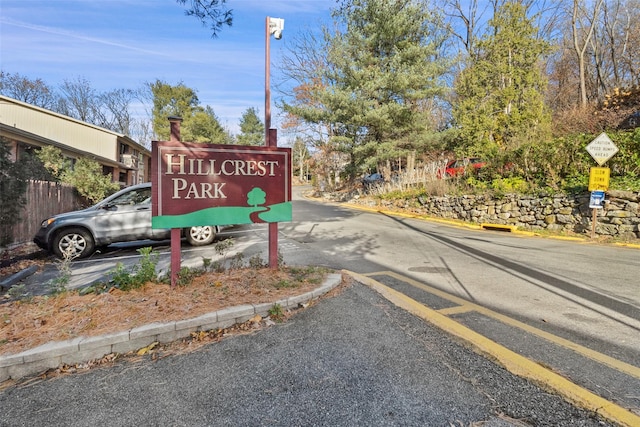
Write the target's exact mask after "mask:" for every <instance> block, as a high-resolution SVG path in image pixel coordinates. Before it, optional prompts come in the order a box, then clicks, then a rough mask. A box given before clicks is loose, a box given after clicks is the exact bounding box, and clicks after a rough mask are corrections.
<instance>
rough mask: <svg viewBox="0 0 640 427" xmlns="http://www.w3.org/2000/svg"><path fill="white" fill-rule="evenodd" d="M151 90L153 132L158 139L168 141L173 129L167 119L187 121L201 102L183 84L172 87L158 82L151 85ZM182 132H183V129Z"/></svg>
mask: <svg viewBox="0 0 640 427" xmlns="http://www.w3.org/2000/svg"><path fill="white" fill-rule="evenodd" d="M149 89H150V90H151V94H152V97H153V110H152V117H153V132H154V133H155V134H156V136H157V137H158V139H160V140H163V141H168V140H169V136H170V132H171V129H170V126H169V122H168V120H167V118H168V117H171V116H174V117H181V118H182V119H183V121H184V120H187V119H188V118H189V117H191V115H192V114H193V112H194V109H195V108H196V107H197V106H198V105H199V103H200V101H199V100H198V96H197V95H196V92H195V91H194V90H193V89H191V88H188V87H187V86H185V85H184V84H183V83H179V84H178V85H177V86H171V85H170V84H168V83H165V82H163V81H161V80H156V81H155V82H154V83H151V84H149ZM183 123H184V122H183ZM181 132H183V130H182V129H181Z"/></svg>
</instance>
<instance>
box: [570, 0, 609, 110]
mask: <svg viewBox="0 0 640 427" xmlns="http://www.w3.org/2000/svg"><path fill="white" fill-rule="evenodd" d="M603 2H604V0H596V3H595V5H594V6H593V9H592V10H587V9H586V6H585V5H584V3H583V1H582V0H573V10H572V14H571V29H572V36H573V48H574V50H575V53H576V55H577V58H578V73H579V84H580V104H581V105H582V107H583V108H586V107H587V105H588V102H589V99H588V97H587V77H586V68H587V64H586V54H587V48H588V47H589V42H590V40H591V37H593V34H594V32H595V30H596V25H597V21H598V14H599V13H600V9H601V7H602V4H603Z"/></svg>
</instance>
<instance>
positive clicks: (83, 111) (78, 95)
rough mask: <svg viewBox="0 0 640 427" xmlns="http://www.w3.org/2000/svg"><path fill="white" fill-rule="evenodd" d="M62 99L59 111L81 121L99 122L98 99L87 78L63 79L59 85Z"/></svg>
mask: <svg viewBox="0 0 640 427" xmlns="http://www.w3.org/2000/svg"><path fill="white" fill-rule="evenodd" d="M60 91H61V92H62V97H61V98H62V99H61V102H60V106H59V112H60V113H62V114H65V115H67V116H69V117H73V118H74V119H78V120H82V121H83V122H88V123H93V124H98V123H100V120H99V117H100V116H101V114H100V112H99V111H100V101H99V97H98V94H97V93H96V91H95V89H93V88H92V87H91V83H90V82H89V80H87V79H85V78H84V77H80V76H79V77H76V79H75V80H64V83H63V84H62V86H61V87H60Z"/></svg>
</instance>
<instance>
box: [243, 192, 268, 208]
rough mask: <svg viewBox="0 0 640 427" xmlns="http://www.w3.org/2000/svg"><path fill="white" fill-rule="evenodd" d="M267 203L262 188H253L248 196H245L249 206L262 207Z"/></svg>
mask: <svg viewBox="0 0 640 427" xmlns="http://www.w3.org/2000/svg"><path fill="white" fill-rule="evenodd" d="M266 201H267V193H265V192H264V191H263V190H262V188H259V187H255V188H253V189H252V190H251V191H249V194H247V204H248V205H249V206H253V207H256V206H258V205H263V204H264V203H265V202H266Z"/></svg>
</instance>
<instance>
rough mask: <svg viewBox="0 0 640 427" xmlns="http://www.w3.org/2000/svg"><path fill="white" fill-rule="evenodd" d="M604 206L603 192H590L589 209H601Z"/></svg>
mask: <svg viewBox="0 0 640 427" xmlns="http://www.w3.org/2000/svg"><path fill="white" fill-rule="evenodd" d="M603 205H604V191H592V192H591V198H590V199H589V207H590V208H591V209H602V208H603Z"/></svg>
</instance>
